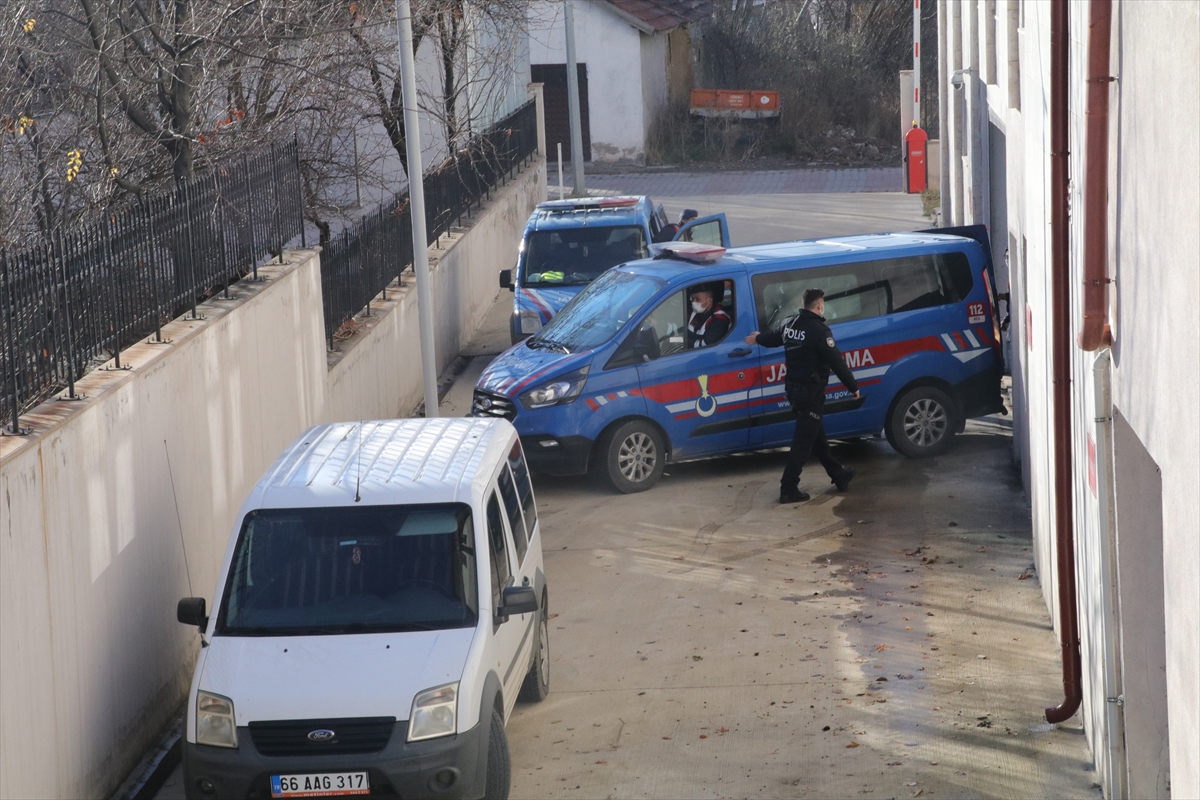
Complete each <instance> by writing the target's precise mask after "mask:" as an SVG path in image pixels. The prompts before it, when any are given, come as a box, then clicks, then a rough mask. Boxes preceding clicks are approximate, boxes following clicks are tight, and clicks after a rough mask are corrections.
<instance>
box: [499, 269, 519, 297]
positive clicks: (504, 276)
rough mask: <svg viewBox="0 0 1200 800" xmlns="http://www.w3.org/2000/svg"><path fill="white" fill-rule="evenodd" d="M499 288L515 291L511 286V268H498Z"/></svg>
mask: <svg viewBox="0 0 1200 800" xmlns="http://www.w3.org/2000/svg"><path fill="white" fill-rule="evenodd" d="M500 288H501V289H508V290H509V291H510V292H515V291H516V289H514V288H513V282H512V270H511V269H502V270H500Z"/></svg>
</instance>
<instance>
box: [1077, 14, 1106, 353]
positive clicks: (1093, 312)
mask: <svg viewBox="0 0 1200 800" xmlns="http://www.w3.org/2000/svg"><path fill="white" fill-rule="evenodd" d="M1111 37H1112V0H1091V4H1090V7H1089V19H1088V73H1087V126H1086V137H1087V139H1086V151H1087V152H1086V153H1085V154H1084V158H1085V164H1084V169H1085V172H1086V175H1085V179H1084V196H1083V303H1082V305H1083V324H1082V325H1081V326H1080V330H1079V346H1080V347H1081V348H1083V349H1084V350H1088V351H1091V350H1096V349H1097V348H1099V347H1102V346H1104V345H1106V344H1109V343H1111V341H1112V332H1111V331H1110V330H1109V326H1108V270H1107V261H1108V93H1109V92H1108V84H1110V83H1111V82H1112V81H1113V80H1114V79H1113V78H1112V77H1111V76H1110V75H1109V74H1108V66H1109V65H1108V54H1109V48H1110V46H1111Z"/></svg>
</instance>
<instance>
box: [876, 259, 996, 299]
mask: <svg viewBox="0 0 1200 800" xmlns="http://www.w3.org/2000/svg"><path fill="white" fill-rule="evenodd" d="M874 264H875V273H876V276H877V279H878V280H879V282H880V284H881V285H882V286H884V288H885V290H886V292H887V309H886V313H888V314H898V313H900V312H903V311H916V310H918V309H921V308H933V307H934V306H942V305H946V304H947V303H957V302H959V301H961V300H964V299H965V298H966V297H967V295H968V294H970V292H971V287H972V285H973V281H972V280H971V267H970V265H969V264H968V263H967V257H966V254H965V253H946V254H937V255H928V256H911V257H908V258H896V259H890V260H888V261H876V262H874Z"/></svg>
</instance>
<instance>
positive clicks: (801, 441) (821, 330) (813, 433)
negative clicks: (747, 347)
mask: <svg viewBox="0 0 1200 800" xmlns="http://www.w3.org/2000/svg"><path fill="white" fill-rule="evenodd" d="M824 314H825V292H823V291H821V290H820V289H809V290H807V291H805V292H804V308H803V309H802V310H801V311H800V313H799V314H797V315H796V316H794V317H789V318H788V319H787V321H786V322H784V323H783V327H782V328H780V329H779V330H777V331H768V332H767V333H759V332H758V331H755V332H754V333H751V334H750V335H749V336H747V337H746V344H759V345H762V346H763V347H780V346H782V347H783V352H784V357H785V358H786V360H787V382H786V384H785V385H784V390H785V392H786V393H787V399H788V403H789V404H790V405H791V407H792V412H793V413H794V414H795V415H796V432H795V433H794V434H793V436H792V451H791V453H789V454H788V460H787V464H785V465H784V467H783V477H782V478H780V479H779V502H781V503H801V502H804V501H805V500H808V499H809V494H808V492H802V491H800V472H801V470H803V469H804V463H805V462H806V461H808V457H809V456H810V455H812V454H813V453H816V455H817V458H818V459H819V460H820V461H821V466H823V467H825V472H826V473H828V474H829V478H830V480H832V481H833V485H834V486H836V487H837V489H838V491H839V492H844V491H846V489H847V487H849V486H850V480H851V479H852V478H853V477H854V467H845V466H842V465H841V464H839V463H838V462H837V461H835V460H834V458H833V453H831V452H830V450H829V440H828V439H826V438H825V423H824V420H823V419H822V416H823V413H824V409H825V384H826V383H828V382H829V373H830V372H831V371H832V372H836V373H837V376H838V377H839V378H840V379H841V381H842V383H844V384H845V385H846V388H847V389H849V390H850V391H851V392H852V394H851V397H853V398H854V399H858V397H859V393H858V381H856V380H855V379H854V374H853V373H851V372H850V369H849V368H848V367H847V366H846V361H845V359H843V358H842V353H841V351H839V350H838V348H837V344H835V343H834V341H833V333H832V332H830V330H829V327H828V326H826V324H825V317H824Z"/></svg>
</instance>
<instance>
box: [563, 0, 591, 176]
mask: <svg viewBox="0 0 1200 800" xmlns="http://www.w3.org/2000/svg"><path fill="white" fill-rule="evenodd" d="M571 5H572V3H571V0H563V28H565V29H566V32H567V107H568V110H569V111H570V114H571V172H572V173H573V174H574V176H575V196H576V197H583V196H584V195H585V194H586V191H585V189H584V186H583V127H582V122H581V117H580V115H579V67H578V66H577V65H576V63H575V15H574V12H573V11H572V8H571ZM559 163H560V164H561V163H562V162H561V161H559Z"/></svg>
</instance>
